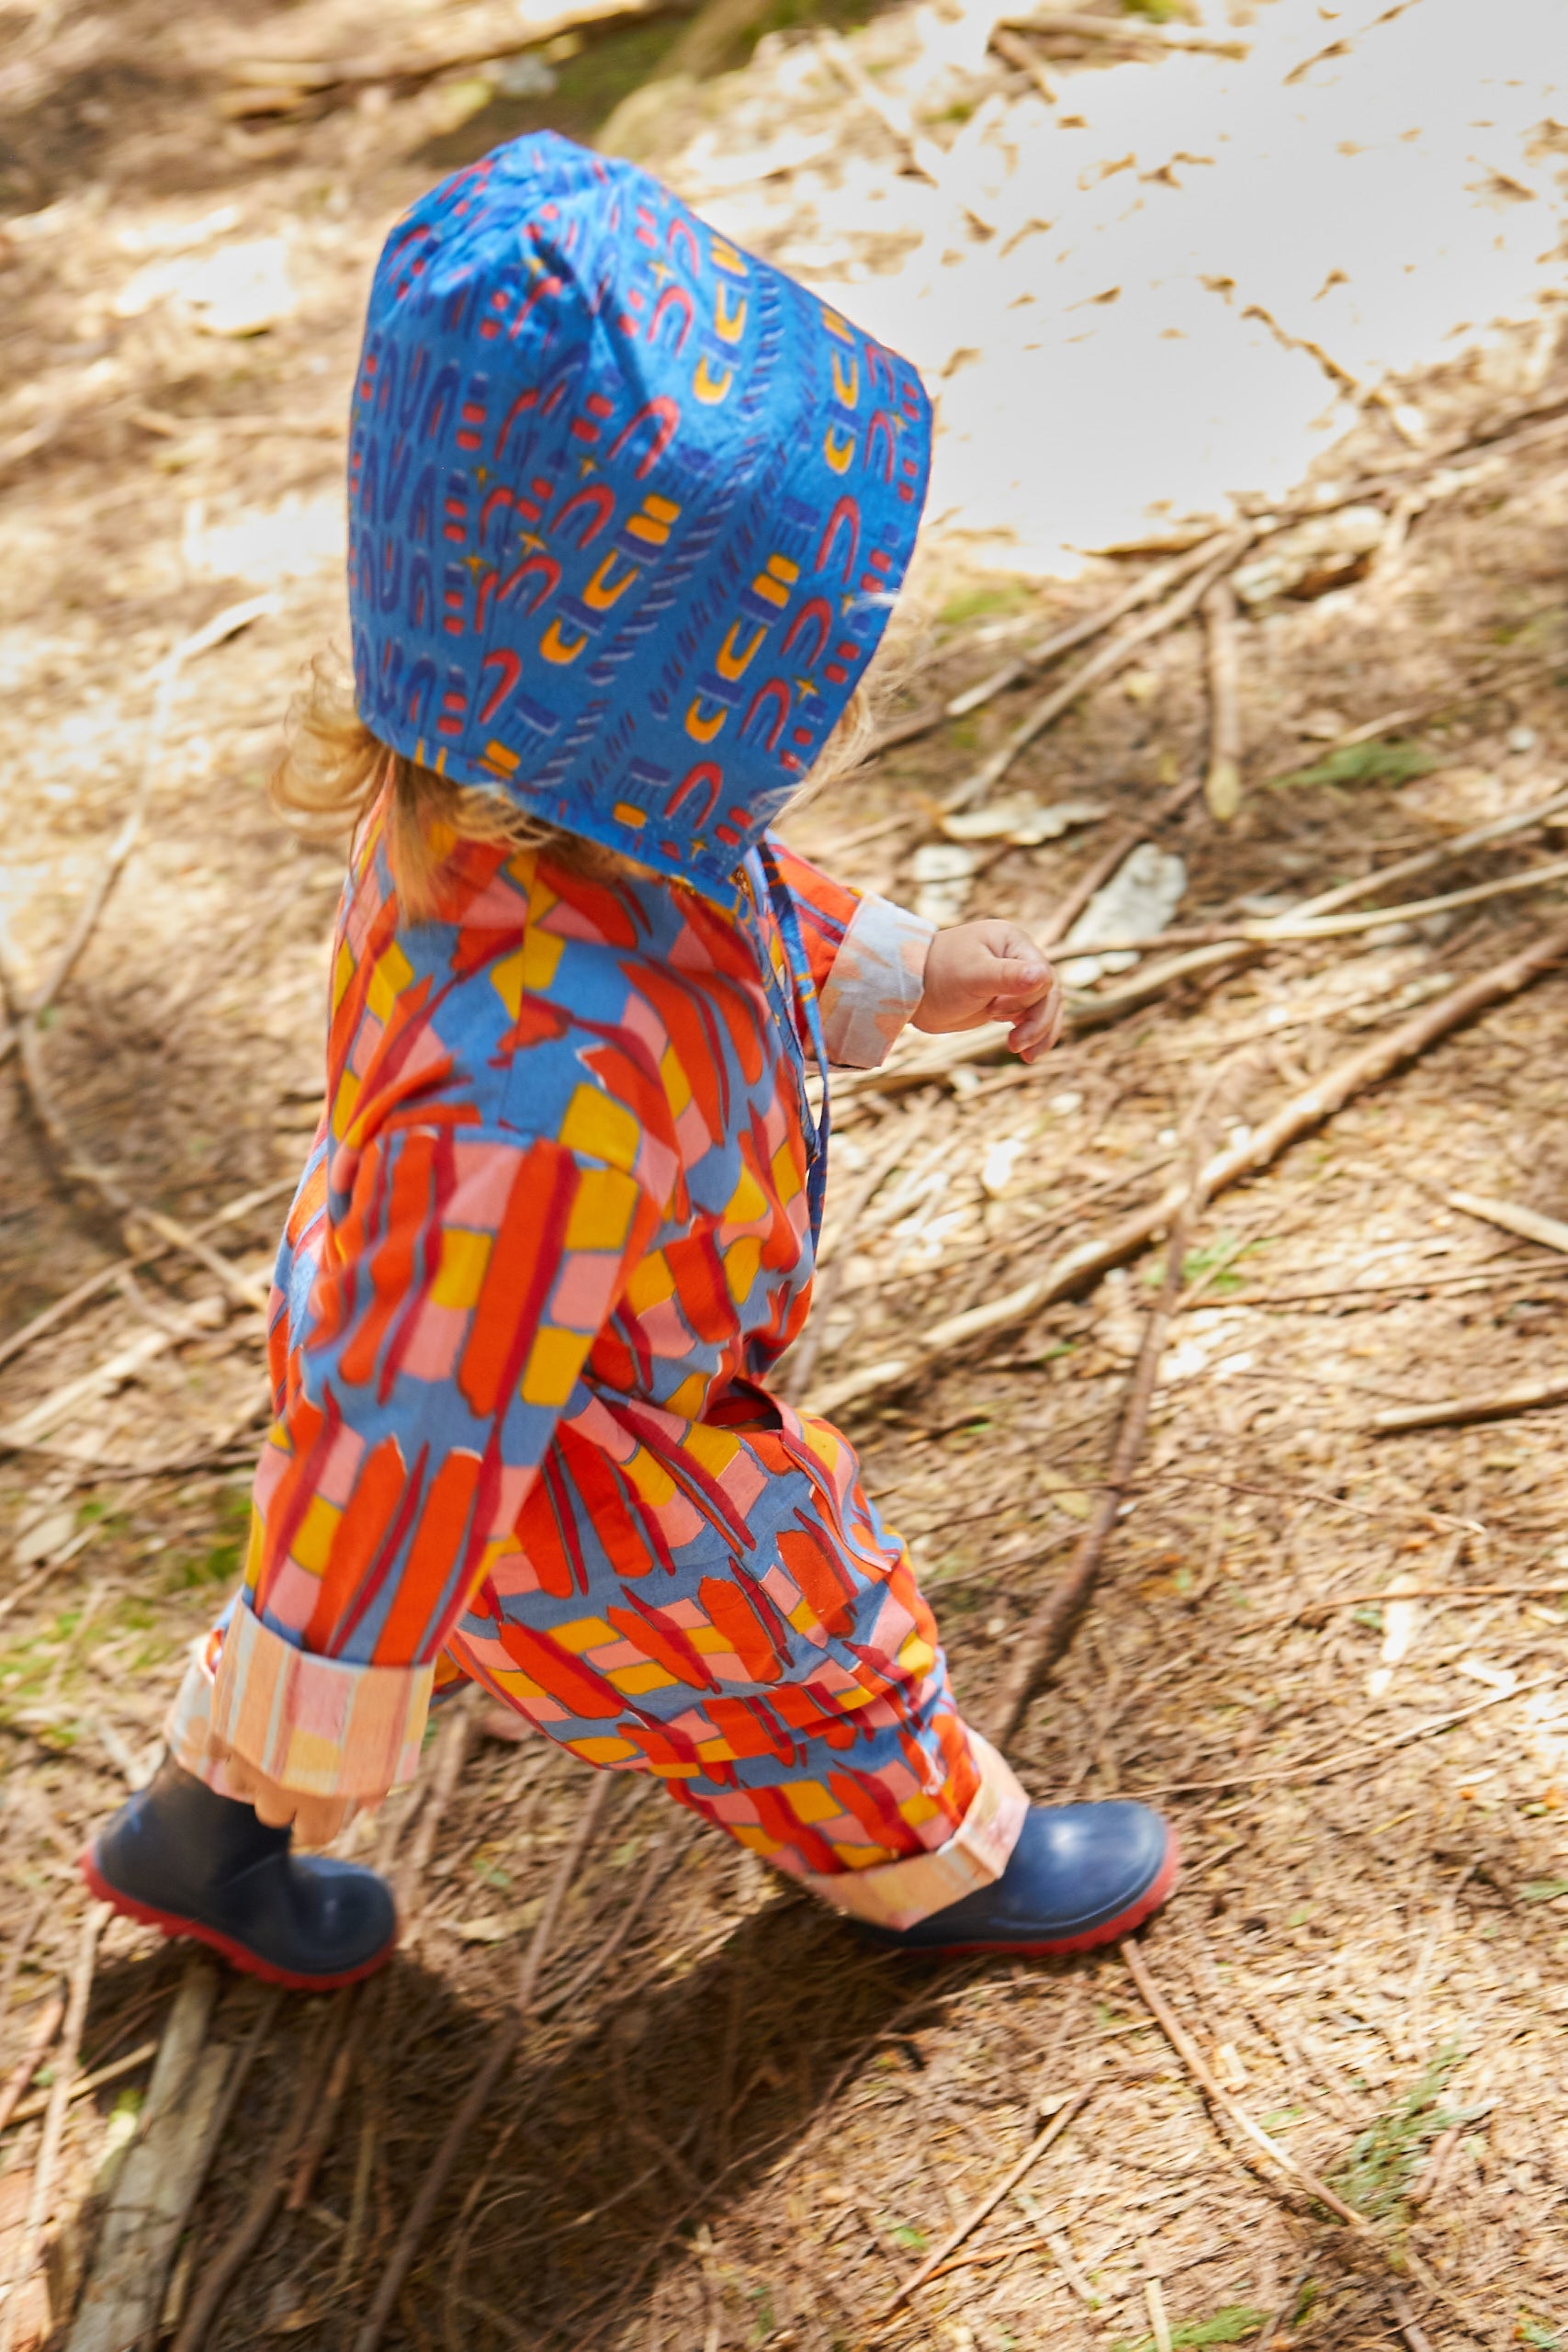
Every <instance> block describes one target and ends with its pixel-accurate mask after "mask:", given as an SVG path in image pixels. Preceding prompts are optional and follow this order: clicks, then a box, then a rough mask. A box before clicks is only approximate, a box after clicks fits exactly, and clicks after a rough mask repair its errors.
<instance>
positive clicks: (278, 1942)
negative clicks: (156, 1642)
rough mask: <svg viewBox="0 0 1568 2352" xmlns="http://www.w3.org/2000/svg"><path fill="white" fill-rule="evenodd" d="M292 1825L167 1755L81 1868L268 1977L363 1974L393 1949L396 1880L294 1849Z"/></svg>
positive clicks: (306, 1984) (301, 1979)
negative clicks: (264, 1817) (262, 1814)
mask: <svg viewBox="0 0 1568 2352" xmlns="http://www.w3.org/2000/svg"><path fill="white" fill-rule="evenodd" d="M291 1834H292V1833H291V1832H290V1831H288V1830H287V1829H269V1828H268V1827H267V1826H266V1824H265V1821H258V1819H257V1818H256V1815H255V1813H254V1810H253V1809H252V1807H251V1806H250V1805H248V1804H241V1803H240V1802H239V1801H238V1800H237V1799H236V1798H234V1797H221V1796H219V1795H218V1794H217V1792H216V1791H214V1790H212V1789H209V1787H208V1786H207V1784H206V1782H205V1781H198V1780H197V1779H196V1778H195V1777H194V1776H193V1775H192V1774H191V1773H189V1772H186V1771H182V1770H181V1769H180V1767H179V1766H178V1765H177V1764H176V1763H175V1761H174V1759H173V1758H172V1757H165V1758H164V1761H163V1763H162V1764H161V1765H160V1766H159V1767H158V1770H157V1772H156V1773H155V1774H154V1776H153V1778H152V1780H151V1781H149V1783H148V1785H147V1786H146V1788H144V1789H142V1790H141V1792H139V1793H138V1794H137V1795H136V1796H133V1797H132V1798H131V1800H130V1804H123V1805H121V1807H120V1809H119V1811H118V1813H117V1814H116V1815H115V1816H114V1819H113V1820H112V1821H111V1822H110V1823H109V1824H108V1826H107V1828H106V1829H104V1830H103V1831H101V1832H100V1834H99V1836H98V1837H97V1838H95V1839H94V1841H93V1843H92V1845H91V1846H89V1847H88V1849H87V1850H86V1852H85V1854H84V1855H83V1857H82V1875H83V1877H84V1878H85V1880H86V1882H87V1884H88V1886H89V1887H90V1888H91V1889H92V1891H93V1893H94V1894H96V1896H97V1897H98V1898H99V1900H100V1902H104V1903H109V1904H112V1905H114V1908H115V1909H116V1910H117V1911H118V1912H121V1913H122V1914H123V1915H124V1916H125V1917H127V1918H128V1919H139V1920H141V1923H142V1924H143V1926H145V1927H150V1928H162V1929H163V1931H164V1934H165V1935H166V1936H192V1937H195V1938H196V1939H197V1941H198V1942H200V1943H204V1944H210V1945H211V1947H212V1949H213V1951H218V1952H221V1953H222V1955H223V1957H224V1959H225V1960H227V1961H229V1962H231V1964H232V1965H233V1966H234V1967H235V1968H240V1969H243V1970H244V1972H245V1973H246V1974H247V1975H250V1976H260V1977H264V1978H265V1981H266V1982H267V1983H268V1984H269V1985H289V1986H292V1987H293V1988H294V1989H295V1990H296V1991H299V1992H305V1993H309V1992H326V1991H330V1990H331V1989H332V1988H333V1986H335V1985H353V1984H355V1982H356V1981H357V1980H358V1979H359V1978H360V1977H361V1976H368V1975H369V1974H370V1973H372V1971H373V1970H375V1969H378V1968H379V1967H380V1965H381V1963H382V1962H383V1961H386V1960H389V1959H390V1958H391V1954H392V1948H393V1946H394V1945H395V1944H396V1942H397V1940H398V1914H397V1906H396V1905H395V1904H394V1903H393V1901H392V1894H391V1889H390V1888H389V1886H388V1885H387V1883H386V1882H385V1881H384V1880H383V1879H379V1878H378V1877H377V1875H376V1873H375V1871H367V1870H364V1869H361V1868H360V1867H359V1866H358V1865H357V1864H355V1863H354V1862H334V1861H331V1860H328V1859H327V1857H326V1856H325V1855H323V1854H294V1853H291V1852H290V1851H289V1840H290V1837H291Z"/></svg>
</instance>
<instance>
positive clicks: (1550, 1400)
mask: <svg viewBox="0 0 1568 2352" xmlns="http://www.w3.org/2000/svg"><path fill="white" fill-rule="evenodd" d="M1548 1405H1568V1380H1537V1381H1529V1382H1527V1383H1525V1384H1524V1385H1522V1386H1520V1387H1518V1388H1495V1389H1492V1390H1490V1391H1488V1392H1486V1393H1485V1394H1483V1395H1481V1396H1476V1397H1438V1400H1437V1402H1436V1403H1435V1404H1432V1405H1389V1406H1386V1407H1385V1408H1384V1409H1383V1410H1382V1412H1381V1413H1374V1414H1373V1415H1372V1418H1371V1421H1370V1422H1369V1424H1368V1427H1369V1428H1370V1429H1371V1432H1372V1435H1373V1436H1374V1437H1400V1436H1403V1435H1404V1434H1405V1433H1406V1432H1407V1431H1408V1430H1457V1429H1465V1428H1467V1427H1468V1426H1469V1425H1470V1424H1471V1423H1472V1421H1506V1420H1511V1419H1513V1417H1514V1415H1515V1414H1516V1413H1535V1412H1539V1411H1540V1410H1541V1409H1542V1408H1543V1407H1545V1406H1548Z"/></svg>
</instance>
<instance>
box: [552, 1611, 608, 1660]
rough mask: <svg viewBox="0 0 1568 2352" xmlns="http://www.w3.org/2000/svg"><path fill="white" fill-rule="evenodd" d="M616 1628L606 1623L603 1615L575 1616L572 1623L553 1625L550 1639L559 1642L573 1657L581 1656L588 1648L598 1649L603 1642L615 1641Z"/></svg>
mask: <svg viewBox="0 0 1568 2352" xmlns="http://www.w3.org/2000/svg"><path fill="white" fill-rule="evenodd" d="M550 1639H551V1641H552V1642H558V1643H559V1644H560V1645H561V1647H562V1649H563V1650H570V1652H571V1654H572V1656H573V1657H582V1655H583V1653H584V1652H585V1651H587V1650H592V1649H597V1648H598V1646H599V1645H600V1643H601V1642H613V1641H614V1640H615V1628H614V1627H613V1626H611V1625H606V1624H605V1623H604V1619H603V1617H574V1618H573V1619H572V1621H571V1623H570V1625H552V1626H551V1627H550Z"/></svg>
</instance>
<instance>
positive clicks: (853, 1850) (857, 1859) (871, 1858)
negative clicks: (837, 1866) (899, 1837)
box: [833, 1842, 893, 1871]
mask: <svg viewBox="0 0 1568 2352" xmlns="http://www.w3.org/2000/svg"><path fill="white" fill-rule="evenodd" d="M833 1851H834V1853H835V1854H837V1856H838V1857H839V1860H840V1861H841V1862H842V1864H843V1866H844V1868H845V1869H846V1870H847V1871H874V1870H875V1869H876V1868H877V1866H878V1864H879V1863H882V1862H890V1861H891V1860H893V1857H892V1855H891V1854H890V1853H889V1852H888V1850H887V1849H886V1846H840V1845H839V1844H837V1843H836V1842H835V1843H834V1844H833Z"/></svg>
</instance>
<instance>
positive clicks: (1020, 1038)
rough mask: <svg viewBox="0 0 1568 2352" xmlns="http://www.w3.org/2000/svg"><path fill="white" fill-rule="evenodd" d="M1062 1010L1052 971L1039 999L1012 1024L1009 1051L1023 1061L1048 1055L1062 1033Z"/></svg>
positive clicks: (1060, 991) (1057, 985) (1058, 988)
mask: <svg viewBox="0 0 1568 2352" xmlns="http://www.w3.org/2000/svg"><path fill="white" fill-rule="evenodd" d="M1062 1009H1063V1008H1062V990H1061V985H1060V983H1059V982H1058V980H1057V978H1056V976H1055V973H1054V972H1053V974H1052V975H1051V985H1050V987H1049V988H1048V989H1046V991H1045V993H1044V995H1043V997H1042V998H1041V999H1040V1001H1039V1002H1038V1003H1036V1004H1033V1005H1031V1007H1030V1008H1029V1010H1028V1012H1025V1013H1024V1015H1023V1016H1022V1018H1021V1020H1019V1021H1015V1022H1014V1023H1013V1026H1012V1030H1011V1033H1010V1035H1009V1038H1008V1044H1009V1045H1010V1046H1011V1047H1012V1050H1013V1052H1014V1053H1015V1054H1017V1055H1019V1056H1020V1057H1021V1058H1022V1059H1023V1060H1024V1061H1026V1062H1032V1061H1033V1060H1034V1058H1035V1057H1036V1056H1037V1055H1040V1054H1048V1053H1049V1052H1050V1050H1051V1048H1052V1046H1054V1045H1055V1042H1056V1040H1057V1038H1058V1037H1059V1036H1060V1035H1061V1034H1062Z"/></svg>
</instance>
